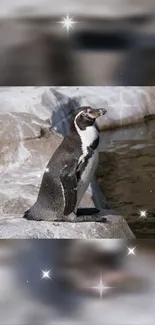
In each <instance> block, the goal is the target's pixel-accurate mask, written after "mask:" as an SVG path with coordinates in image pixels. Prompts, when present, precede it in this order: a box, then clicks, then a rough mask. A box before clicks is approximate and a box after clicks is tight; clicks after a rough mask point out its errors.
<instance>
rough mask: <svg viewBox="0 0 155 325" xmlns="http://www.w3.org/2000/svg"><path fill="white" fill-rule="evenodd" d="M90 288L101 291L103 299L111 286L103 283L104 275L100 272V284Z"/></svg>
mask: <svg viewBox="0 0 155 325" xmlns="http://www.w3.org/2000/svg"><path fill="white" fill-rule="evenodd" d="M90 289H94V290H96V291H98V292H99V295H100V299H102V297H103V294H104V293H105V292H106V291H107V290H109V289H111V287H108V286H106V285H105V284H104V283H103V276H102V274H100V279H99V283H98V285H96V286H93V287H90Z"/></svg>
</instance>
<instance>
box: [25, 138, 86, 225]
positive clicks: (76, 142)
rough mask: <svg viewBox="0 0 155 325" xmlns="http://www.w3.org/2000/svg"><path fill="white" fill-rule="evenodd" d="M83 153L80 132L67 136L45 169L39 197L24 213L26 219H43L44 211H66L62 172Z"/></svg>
mask: <svg viewBox="0 0 155 325" xmlns="http://www.w3.org/2000/svg"><path fill="white" fill-rule="evenodd" d="M81 154H82V149H81V141H80V137H79V136H78V134H75V135H74V136H73V137H71V136H66V137H65V138H64V139H63V141H62V142H61V144H60V145H59V147H58V148H57V149H56V151H55V152H54V154H53V156H52V157H51V159H50V161H49V163H48V165H47V167H46V169H47V172H46V171H45V173H44V175H43V178H42V182H41V186H40V190H39V194H38V198H37V201H36V203H35V204H34V206H32V208H30V209H29V210H27V211H26V212H25V214H24V216H23V217H24V218H25V219H29V220H33V219H36V214H37V219H38V220H43V219H44V217H42V214H43V215H44V211H48V210H49V213H50V211H51V210H52V211H56V212H59V213H60V214H63V212H64V197H63V192H62V186H61V183H60V174H61V172H62V170H63V168H64V167H65V165H67V166H68V164H70V161H71V160H72V159H74V158H75V157H76V158H77V159H79V158H80V156H81Z"/></svg>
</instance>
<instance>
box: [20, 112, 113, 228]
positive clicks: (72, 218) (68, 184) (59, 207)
mask: <svg viewBox="0 0 155 325" xmlns="http://www.w3.org/2000/svg"><path fill="white" fill-rule="evenodd" d="M106 113H107V111H106V110H105V109H104V108H100V109H93V108H91V107H81V108H79V109H77V110H75V111H74V112H73V114H72V117H71V121H70V133H69V135H67V136H65V137H64V139H63V141H62V142H61V144H60V145H59V147H58V148H57V149H56V151H55V152H54V154H53V156H52V157H51V159H50V161H49V163H48V165H47V167H46V170H45V172H44V175H43V178H42V182H41V186H40V190H39V194H38V198H37V201H36V203H35V204H34V205H33V206H32V207H31V208H30V209H29V210H27V211H26V212H25V213H24V216H23V218H25V219H27V220H36V221H42V220H43V221H45V220H46V221H67V222H82V221H98V222H104V221H105V218H104V217H103V216H99V215H97V213H98V212H99V210H98V209H95V208H92V209H91V213H90V211H89V210H90V209H78V206H79V203H80V202H81V200H82V197H83V196H84V194H85V192H86V190H87V188H88V186H89V184H90V182H91V179H92V176H93V175H94V173H95V170H96V168H97V165H98V158H99V139H100V137H99V130H98V127H97V125H96V123H95V122H96V119H97V118H98V117H99V116H102V115H104V114H106ZM84 210H85V211H84ZM86 210H87V211H86Z"/></svg>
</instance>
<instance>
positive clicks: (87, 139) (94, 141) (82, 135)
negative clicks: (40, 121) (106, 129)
mask: <svg viewBox="0 0 155 325" xmlns="http://www.w3.org/2000/svg"><path fill="white" fill-rule="evenodd" d="M75 129H76V133H77V135H78V137H79V140H80V142H81V147H82V153H83V154H82V156H83V158H84V157H85V156H87V154H88V150H89V148H91V149H93V150H95V149H97V147H98V144H99V131H98V130H97V128H96V127H95V125H91V126H88V127H86V128H85V130H81V129H80V128H79V126H78V125H77V124H76V123H75Z"/></svg>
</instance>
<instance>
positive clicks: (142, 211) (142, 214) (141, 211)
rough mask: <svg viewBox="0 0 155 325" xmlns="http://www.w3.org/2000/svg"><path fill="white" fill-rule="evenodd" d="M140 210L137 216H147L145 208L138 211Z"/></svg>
mask: <svg viewBox="0 0 155 325" xmlns="http://www.w3.org/2000/svg"><path fill="white" fill-rule="evenodd" d="M139 212H140V216H139V218H147V210H145V211H144V210H140V211H139Z"/></svg>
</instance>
